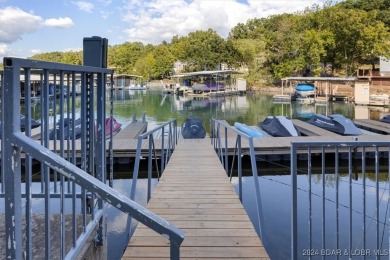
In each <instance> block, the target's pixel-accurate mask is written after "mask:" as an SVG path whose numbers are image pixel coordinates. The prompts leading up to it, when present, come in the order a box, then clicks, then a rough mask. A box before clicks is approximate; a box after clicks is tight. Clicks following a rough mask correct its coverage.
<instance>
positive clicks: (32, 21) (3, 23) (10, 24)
mask: <svg viewBox="0 0 390 260" xmlns="http://www.w3.org/2000/svg"><path fill="white" fill-rule="evenodd" d="M41 23H42V18H41V17H39V16H36V15H33V14H30V13H27V12H25V11H23V10H21V9H19V8H16V7H6V8H4V9H0V43H12V42H15V41H17V40H19V39H21V38H22V35H23V34H25V33H31V32H34V31H36V30H38V29H39V28H40V27H41Z"/></svg>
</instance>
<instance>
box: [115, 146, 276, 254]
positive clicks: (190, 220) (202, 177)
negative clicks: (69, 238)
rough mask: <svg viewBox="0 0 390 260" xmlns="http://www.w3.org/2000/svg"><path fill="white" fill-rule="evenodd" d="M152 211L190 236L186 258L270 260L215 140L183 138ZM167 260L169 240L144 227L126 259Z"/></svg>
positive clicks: (155, 194) (138, 230)
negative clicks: (213, 145) (219, 157)
mask: <svg viewBox="0 0 390 260" xmlns="http://www.w3.org/2000/svg"><path fill="white" fill-rule="evenodd" d="M147 208H148V209H149V210H151V211H152V212H154V213H155V214H157V215H159V216H161V217H162V218H164V219H165V220H167V221H169V222H171V223H172V224H174V225H176V226H177V227H178V228H180V229H182V230H183V231H184V232H185V239H184V242H183V244H182V245H181V248H180V256H181V259H186V258H196V259H209V258H216V259H222V258H235V259H240V258H241V259H250V258H253V259H269V257H268V254H267V252H266V251H265V249H264V247H263V245H262V242H261V240H260V239H259V238H258V236H257V233H256V231H255V229H254V227H253V225H252V222H251V221H250V220H249V217H248V215H247V214H246V212H245V209H244V208H243V206H242V204H241V202H240V200H239V199H238V197H237V195H236V193H235V191H234V190H233V186H232V184H231V183H230V182H229V179H228V177H227V176H226V173H225V170H224V169H223V167H222V165H221V163H220V161H219V159H218V157H217V154H216V152H215V151H214V150H213V147H212V145H211V144H210V139H208V138H206V139H196V140H194V139H181V140H180V141H179V144H178V145H177V147H176V149H175V151H174V152H173V154H172V157H171V159H170V161H169V163H168V165H167V167H166V169H165V171H164V173H163V175H162V178H161V179H160V182H159V183H158V185H157V187H156V189H155V191H154V192H153V195H152V198H151V200H150V201H149V203H148V205H147ZM147 258H149V259H168V258H169V241H168V240H167V239H166V238H164V237H161V236H159V235H158V234H157V233H155V232H153V231H152V230H150V229H148V228H146V227H145V226H143V225H141V224H139V225H138V227H137V228H136V230H135V233H134V235H133V236H132V238H131V240H130V242H129V245H128V247H127V249H126V251H125V253H124V255H123V257H122V259H147Z"/></svg>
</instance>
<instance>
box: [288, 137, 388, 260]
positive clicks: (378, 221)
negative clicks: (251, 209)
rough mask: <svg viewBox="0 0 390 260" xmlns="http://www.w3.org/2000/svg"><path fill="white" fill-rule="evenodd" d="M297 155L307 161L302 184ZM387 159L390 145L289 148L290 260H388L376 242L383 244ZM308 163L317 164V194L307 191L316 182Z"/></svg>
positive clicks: (314, 144) (301, 144) (315, 144)
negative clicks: (329, 258) (304, 178)
mask: <svg viewBox="0 0 390 260" xmlns="http://www.w3.org/2000/svg"><path fill="white" fill-rule="evenodd" d="M301 154H304V155H307V156H305V158H306V157H307V172H304V173H303V174H305V175H306V174H307V178H306V179H307V181H299V182H298V156H299V155H301ZM389 155H390V141H388V142H360V141H358V139H357V138H356V139H355V140H354V141H348V142H293V143H291V183H292V194H291V195H292V200H291V203H292V204H291V259H303V258H304V259H307V258H309V259H311V258H319V257H322V258H325V257H332V258H333V259H338V258H343V259H344V258H346V257H348V258H349V259H351V258H352V257H362V258H366V257H367V258H369V259H374V258H375V259H379V258H381V257H384V258H386V259H388V257H389V248H388V244H387V245H382V242H383V241H387V243H388V240H389V239H388V230H389V223H388V214H389V213H388V207H389V198H390V189H389V183H390V182H389V181H390V167H389V165H390V161H389V160H390V159H389V158H390V156H389ZM314 160H317V161H320V162H319V163H320V164H321V173H320V174H321V185H322V187H321V192H320V194H318V193H316V192H314V190H313V188H312V186H313V182H314V181H317V182H318V181H319V179H318V178H314V177H313V176H312V175H313V171H312V162H313V161H314ZM342 165H343V167H342ZM329 166H331V168H329ZM369 166H370V170H369ZM342 169H343V170H342ZM345 169H347V172H345ZM342 171H343V173H342ZM330 178H331V180H332V182H331V183H330V181H329V179H330ZM357 180H359V182H358V181H357ZM299 191H301V193H299V199H298V192H299ZM300 205H303V206H301V207H300ZM302 219H304V220H305V221H301V222H300V221H299V220H302ZM306 220H307V221H306ZM386 222H387V223H386ZM385 244H386V243H385Z"/></svg>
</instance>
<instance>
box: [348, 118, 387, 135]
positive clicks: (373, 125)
mask: <svg viewBox="0 0 390 260" xmlns="http://www.w3.org/2000/svg"><path fill="white" fill-rule="evenodd" d="M353 122H354V124H355V125H356V126H357V127H359V128H362V129H365V130H368V131H373V132H376V133H380V134H385V135H390V124H388V123H384V122H380V121H376V120H371V119H355V120H354V121H353Z"/></svg>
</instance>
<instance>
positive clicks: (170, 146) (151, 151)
mask: <svg viewBox="0 0 390 260" xmlns="http://www.w3.org/2000/svg"><path fill="white" fill-rule="evenodd" d="M157 133H159V134H160V133H161V138H160V139H158V140H159V141H160V142H161V143H160V145H159V146H158V145H156V142H155V138H154V136H155V135H156V134H157ZM177 140H178V132H177V121H176V119H172V120H170V121H168V122H166V123H164V124H162V125H160V126H158V127H156V128H155V129H152V130H150V131H148V132H146V133H143V134H141V135H139V136H138V141H137V151H136V156H135V163H134V170H133V182H132V187H131V193H130V198H131V199H134V196H135V193H136V189H137V180H138V174H139V166H140V161H141V156H142V154H141V152H142V149H145V148H143V147H144V146H146V147H147V151H148V154H147V157H148V167H147V169H148V190H147V201H149V200H150V197H151V192H152V189H151V187H152V169H153V167H152V166H153V162H154V163H155V167H156V171H157V179H158V180H159V179H160V176H161V174H162V173H163V172H164V169H165V167H166V165H167V164H168V161H169V159H170V158H171V155H172V152H173V151H174V150H175V147H176V144H177ZM145 143H146V144H145ZM143 144H145V145H143ZM158 158H160V168H159V167H158Z"/></svg>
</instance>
